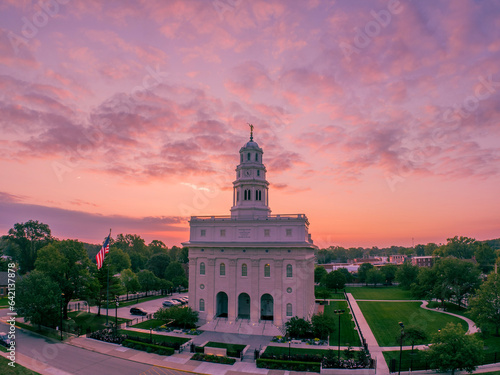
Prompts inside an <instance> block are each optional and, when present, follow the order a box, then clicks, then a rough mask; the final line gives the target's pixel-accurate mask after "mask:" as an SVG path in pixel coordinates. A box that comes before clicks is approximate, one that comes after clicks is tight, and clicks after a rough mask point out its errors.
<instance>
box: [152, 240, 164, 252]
mask: <svg viewBox="0 0 500 375" xmlns="http://www.w3.org/2000/svg"><path fill="white" fill-rule="evenodd" d="M148 247H149V250H151V252H152V253H153V254H167V252H168V248H167V245H165V244H164V243H163V242H162V241H159V240H153V241H151V242H150V243H149V245H148Z"/></svg>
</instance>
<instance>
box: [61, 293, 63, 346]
mask: <svg viewBox="0 0 500 375" xmlns="http://www.w3.org/2000/svg"><path fill="white" fill-rule="evenodd" d="M63 299H64V293H61V341H62V340H63V334H62V332H63V331H62V329H63V327H62V326H63V313H64V310H63Z"/></svg>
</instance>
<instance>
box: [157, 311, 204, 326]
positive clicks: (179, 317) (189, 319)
mask: <svg viewBox="0 0 500 375" xmlns="http://www.w3.org/2000/svg"><path fill="white" fill-rule="evenodd" d="M154 318H155V319H158V320H163V321H164V322H165V323H167V324H170V325H172V326H174V327H182V328H195V327H196V323H197V322H198V311H193V309H191V307H181V306H172V307H164V308H161V309H159V310H158V311H157V312H155V313H154Z"/></svg>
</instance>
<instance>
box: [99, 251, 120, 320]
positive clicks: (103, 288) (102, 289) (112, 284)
mask: <svg viewBox="0 0 500 375" xmlns="http://www.w3.org/2000/svg"><path fill="white" fill-rule="evenodd" d="M108 264H109V263H108V257H105V258H104V263H103V266H102V267H101V268H100V269H99V270H98V269H97V267H95V266H94V267H93V275H94V278H95V279H96V280H97V286H96V287H97V291H98V292H97V293H96V294H95V299H96V303H97V316H100V315H101V306H103V305H104V306H110V304H109V303H108V297H109V301H111V302H112V301H113V300H114V299H115V297H116V296H118V295H120V294H122V293H123V291H124V289H123V286H122V283H121V280H120V278H119V277H117V276H115V275H114V274H113V273H112V272H109V273H108ZM108 281H109V285H108ZM111 306H112V305H111Z"/></svg>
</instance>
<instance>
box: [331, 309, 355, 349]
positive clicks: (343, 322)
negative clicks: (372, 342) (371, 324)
mask: <svg viewBox="0 0 500 375" xmlns="http://www.w3.org/2000/svg"><path fill="white" fill-rule="evenodd" d="M334 310H345V311H346V312H345V313H344V314H342V315H341V316H340V345H341V346H345V345H351V346H361V341H360V340H359V335H358V331H356V330H355V329H354V327H355V325H356V323H354V321H353V320H352V315H351V313H350V310H349V308H348V305H347V301H331V302H330V304H329V305H328V306H325V314H327V315H330V316H333V318H334V319H335V331H334V332H333V334H332V335H330V345H335V346H337V345H338V344H339V336H338V335H339V331H338V324H339V323H338V322H339V318H338V316H337V315H336V314H334V313H333V311H334Z"/></svg>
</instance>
